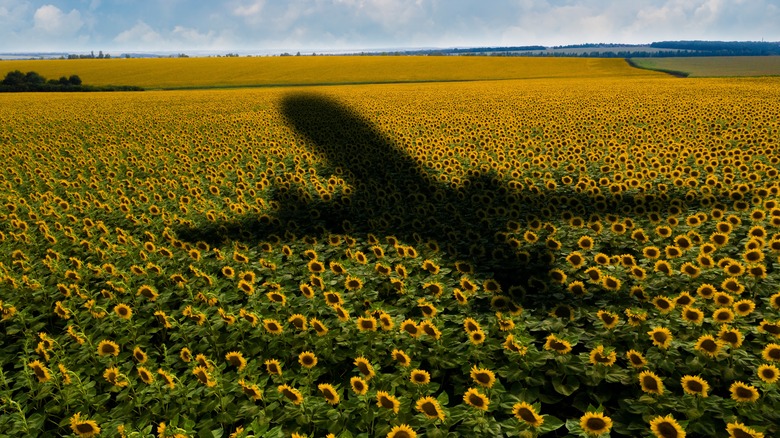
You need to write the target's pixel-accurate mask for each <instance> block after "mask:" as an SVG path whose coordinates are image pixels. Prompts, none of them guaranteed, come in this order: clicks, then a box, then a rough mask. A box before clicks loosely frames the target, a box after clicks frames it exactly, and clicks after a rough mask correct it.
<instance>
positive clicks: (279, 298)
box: [265, 291, 287, 306]
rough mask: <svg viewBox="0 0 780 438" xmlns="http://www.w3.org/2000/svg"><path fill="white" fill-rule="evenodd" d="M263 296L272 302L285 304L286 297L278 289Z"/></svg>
mask: <svg viewBox="0 0 780 438" xmlns="http://www.w3.org/2000/svg"><path fill="white" fill-rule="evenodd" d="M265 296H266V297H268V299H269V300H271V302H273V303H279V304H281V305H282V306H284V305H286V304H287V297H286V296H285V295H284V294H283V293H281V292H279V291H271V292H268V293H267V294H265Z"/></svg>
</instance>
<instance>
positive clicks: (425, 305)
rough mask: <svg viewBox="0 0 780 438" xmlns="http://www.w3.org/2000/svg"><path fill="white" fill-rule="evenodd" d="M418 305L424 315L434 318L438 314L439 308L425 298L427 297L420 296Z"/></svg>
mask: <svg viewBox="0 0 780 438" xmlns="http://www.w3.org/2000/svg"><path fill="white" fill-rule="evenodd" d="M417 307H419V308H420V310H421V311H422V313H423V316H425V317H426V318H433V317H434V316H436V313H437V312H438V309H437V308H436V306H434V305H433V304H431V303H429V302H428V301H426V300H425V298H420V299H419V300H417Z"/></svg>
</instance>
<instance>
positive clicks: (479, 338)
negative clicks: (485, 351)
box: [469, 330, 485, 345]
mask: <svg viewBox="0 0 780 438" xmlns="http://www.w3.org/2000/svg"><path fill="white" fill-rule="evenodd" d="M469 342H471V343H472V344H473V345H480V344H482V343H483V342H485V332H483V331H482V330H478V331H475V332H469Z"/></svg>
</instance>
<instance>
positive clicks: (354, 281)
mask: <svg viewBox="0 0 780 438" xmlns="http://www.w3.org/2000/svg"><path fill="white" fill-rule="evenodd" d="M344 287H345V288H346V289H347V290H349V291H355V290H360V289H362V288H363V280H361V279H359V278H357V277H353V276H351V275H347V279H346V280H344Z"/></svg>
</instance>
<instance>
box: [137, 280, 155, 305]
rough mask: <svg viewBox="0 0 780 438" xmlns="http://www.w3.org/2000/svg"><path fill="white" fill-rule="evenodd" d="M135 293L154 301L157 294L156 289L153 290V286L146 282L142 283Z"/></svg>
mask: <svg viewBox="0 0 780 438" xmlns="http://www.w3.org/2000/svg"><path fill="white" fill-rule="evenodd" d="M136 295H140V296H143V297H146V298H148V299H149V301H154V300H156V299H157V297H158V296H159V294H158V293H157V290H155V289H154V287H152V286H149V285H148V284H144V285H142V286H141V287H139V288H138V292H137V293H136Z"/></svg>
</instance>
